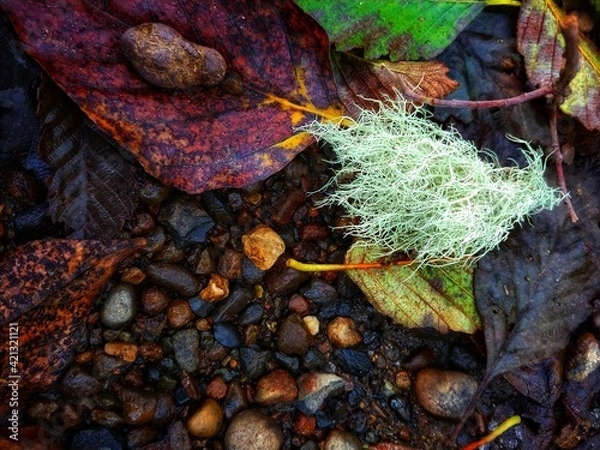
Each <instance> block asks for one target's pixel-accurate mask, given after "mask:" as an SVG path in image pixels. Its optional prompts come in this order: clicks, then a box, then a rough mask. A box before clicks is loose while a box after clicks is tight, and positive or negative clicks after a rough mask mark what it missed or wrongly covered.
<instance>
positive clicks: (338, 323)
mask: <svg viewBox="0 0 600 450" xmlns="http://www.w3.org/2000/svg"><path fill="white" fill-rule="evenodd" d="M327 336H328V337H329V340H330V341H331V342H332V343H333V345H335V346H337V347H341V348H346V347H352V346H353V345H356V344H359V343H360V342H362V336H361V335H360V333H359V332H358V331H357V330H356V324H355V323H354V320H352V319H351V318H349V317H336V318H335V319H333V320H332V321H331V322H329V324H328V325H327Z"/></svg>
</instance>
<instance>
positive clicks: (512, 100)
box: [383, 66, 554, 109]
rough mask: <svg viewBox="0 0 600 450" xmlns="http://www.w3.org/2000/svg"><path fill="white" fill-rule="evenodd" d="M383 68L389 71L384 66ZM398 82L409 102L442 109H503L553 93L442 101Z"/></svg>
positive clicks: (548, 88)
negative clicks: (496, 98) (495, 98)
mask: <svg viewBox="0 0 600 450" xmlns="http://www.w3.org/2000/svg"><path fill="white" fill-rule="evenodd" d="M383 68H384V69H387V70H389V69H388V68H387V67H385V66H384V67H383ZM398 81H399V83H400V89H401V91H402V94H403V95H404V96H405V97H406V98H408V99H409V100H412V101H413V102H420V103H426V104H428V105H431V106H438V107H443V108H469V109H483V108H504V107H506V106H513V105H518V104H520V103H525V102H527V101H529V100H533V99H536V98H540V97H544V96H547V95H549V94H552V93H553V92H554V89H553V88H552V86H543V87H540V88H538V89H536V90H534V91H530V92H524V93H522V94H519V95H517V96H515V97H509V98H501V99H498V100H444V99H440V98H433V97H427V96H425V95H421V94H417V93H416V92H415V91H413V90H412V89H411V88H410V87H409V86H408V85H407V84H406V83H405V82H404V80H402V79H401V78H399V79H398Z"/></svg>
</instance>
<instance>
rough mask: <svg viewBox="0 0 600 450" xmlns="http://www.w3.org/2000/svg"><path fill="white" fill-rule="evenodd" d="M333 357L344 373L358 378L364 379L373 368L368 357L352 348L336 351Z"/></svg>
mask: <svg viewBox="0 0 600 450" xmlns="http://www.w3.org/2000/svg"><path fill="white" fill-rule="evenodd" d="M333 357H334V358H335V360H336V362H337V363H338V364H339V365H340V367H341V368H342V370H343V371H344V372H347V373H349V374H351V375H356V376H358V377H364V376H365V375H367V374H368V373H369V372H370V371H371V368H372V367H373V364H372V363H371V358H369V355H367V354H366V353H364V352H361V351H359V350H355V349H352V348H342V349H338V350H336V351H334V352H333Z"/></svg>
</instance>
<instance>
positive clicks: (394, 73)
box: [331, 52, 458, 118]
mask: <svg viewBox="0 0 600 450" xmlns="http://www.w3.org/2000/svg"><path fill="white" fill-rule="evenodd" d="M331 60H332V65H333V71H334V77H335V81H336V86H337V88H338V93H339V96H340V99H341V100H342V103H343V104H344V108H345V109H346V111H347V112H348V114H350V115H351V116H352V117H355V118H357V117H358V116H359V114H360V112H361V108H362V109H372V108H373V106H374V103H373V102H372V101H370V99H377V100H381V101H384V102H386V101H388V100H389V99H393V98H396V96H397V93H396V91H402V89H403V86H402V83H404V84H405V85H406V86H408V87H409V88H410V89H412V90H414V91H415V92H417V93H419V94H422V95H425V96H427V97H436V98H441V97H444V96H446V95H448V94H450V93H451V92H452V91H454V90H455V89H456V88H457V87H458V82H456V81H454V80H453V79H451V78H450V77H448V76H447V75H446V74H447V73H448V71H449V70H450V69H449V68H448V67H447V66H446V65H445V64H444V63H441V62H438V61H398V62H390V61H384V60H374V61H367V60H365V59H362V58H358V57H356V56H353V55H352V54H347V53H338V52H333V53H332V55H331Z"/></svg>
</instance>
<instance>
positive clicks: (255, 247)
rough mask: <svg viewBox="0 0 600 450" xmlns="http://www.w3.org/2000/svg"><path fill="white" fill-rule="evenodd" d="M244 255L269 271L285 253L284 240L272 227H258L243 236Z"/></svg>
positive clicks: (257, 265) (260, 267) (262, 268)
mask: <svg viewBox="0 0 600 450" xmlns="http://www.w3.org/2000/svg"><path fill="white" fill-rule="evenodd" d="M242 245H243V246H244V253H245V254H246V256H247V257H248V259H249V260H250V261H252V263H253V264H254V265H255V266H256V267H258V268H259V269H261V270H269V269H270V268H271V267H273V264H275V261H277V259H278V258H279V257H280V256H281V255H282V254H283V252H284V251H285V243H284V242H283V239H281V237H280V236H279V235H278V234H277V233H276V232H275V231H274V230H273V229H272V228H270V227H268V226H266V225H262V224H261V225H257V226H256V227H254V228H253V229H252V230H250V231H248V233H246V234H245V235H243V236H242Z"/></svg>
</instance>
